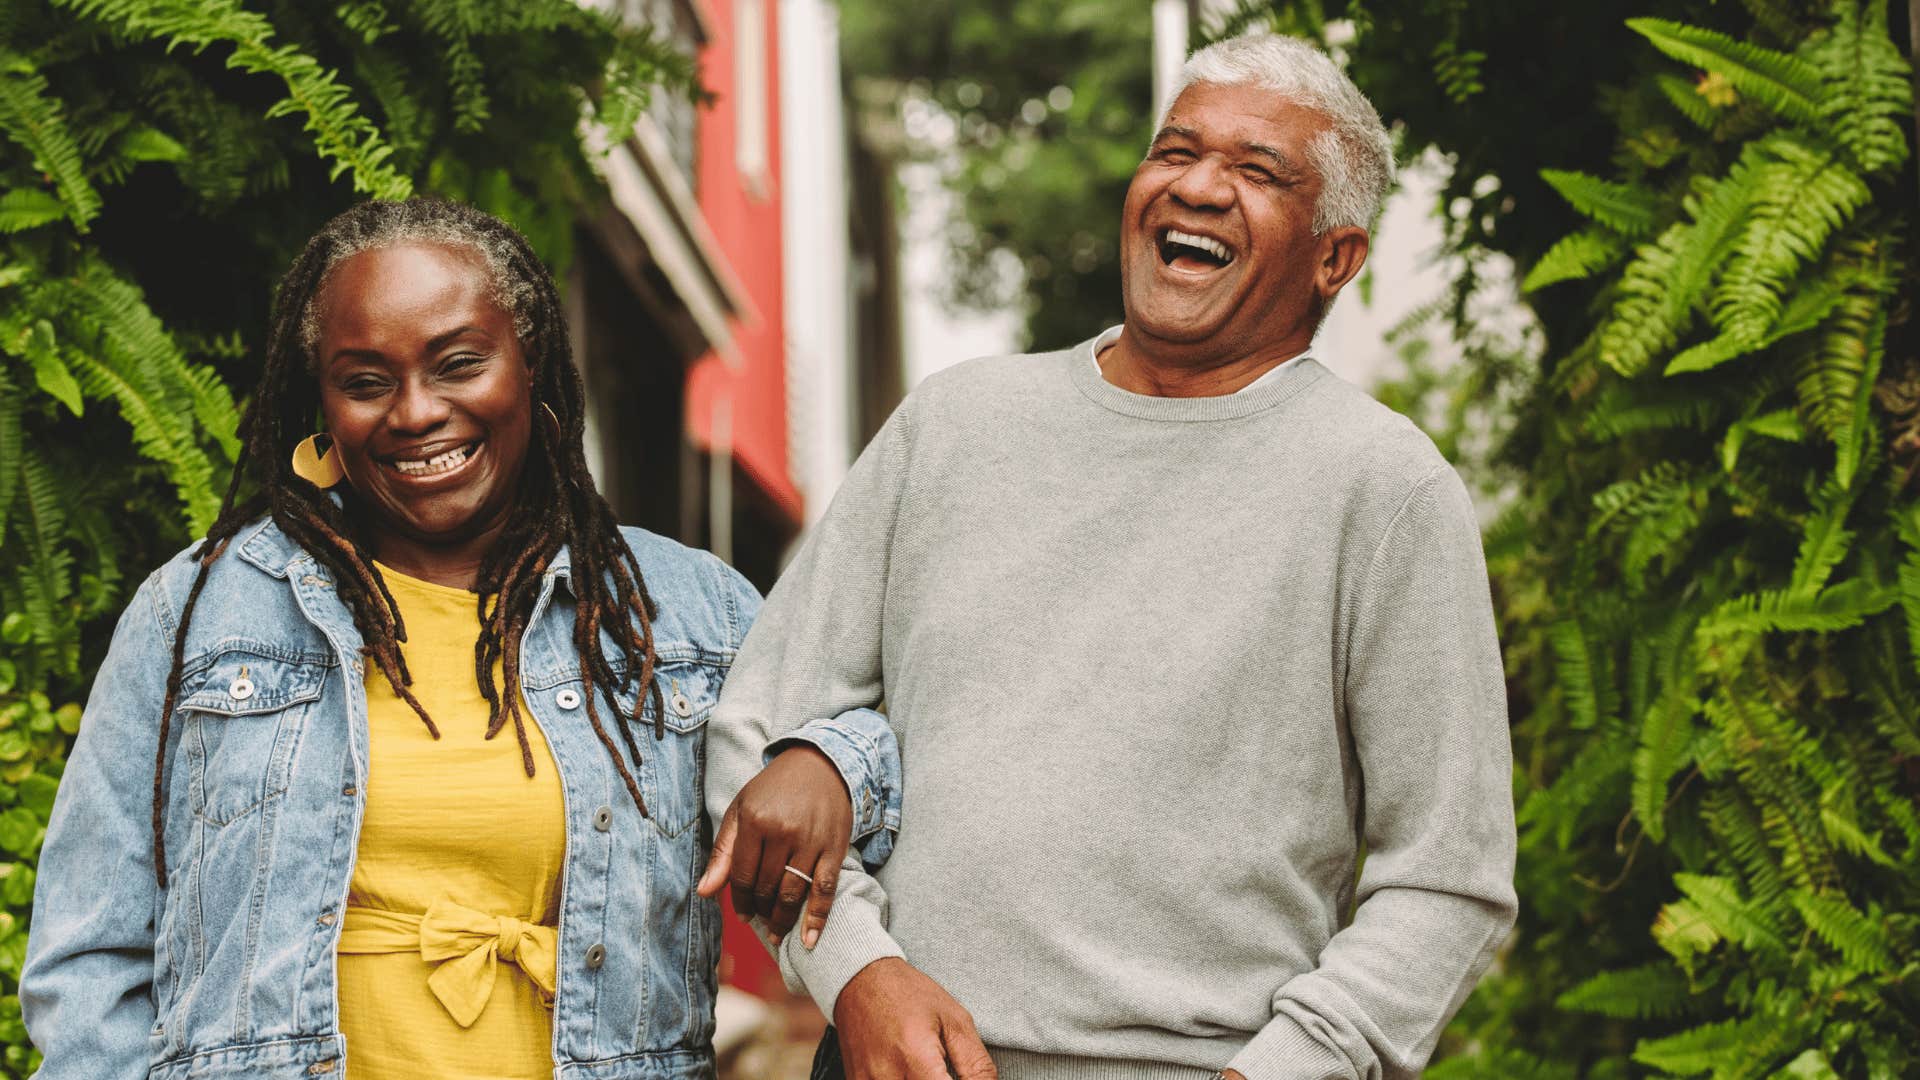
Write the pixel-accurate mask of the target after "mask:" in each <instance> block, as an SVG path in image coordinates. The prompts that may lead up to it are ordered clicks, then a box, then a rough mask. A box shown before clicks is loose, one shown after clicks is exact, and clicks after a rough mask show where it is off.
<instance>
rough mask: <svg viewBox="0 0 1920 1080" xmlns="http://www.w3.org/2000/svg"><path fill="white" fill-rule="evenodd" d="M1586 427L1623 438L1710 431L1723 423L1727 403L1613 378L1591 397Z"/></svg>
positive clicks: (1583, 422) (1609, 437) (1601, 435)
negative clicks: (1662, 432)
mask: <svg viewBox="0 0 1920 1080" xmlns="http://www.w3.org/2000/svg"><path fill="white" fill-rule="evenodd" d="M1589 402H1590V404H1589V405H1588V406H1587V412H1586V415H1585V416H1584V417H1582V418H1581V421H1580V424H1581V427H1582V429H1583V430H1585V431H1586V432H1587V433H1588V434H1590V435H1592V436H1593V437H1595V438H1597V439H1607V440H1620V439H1625V438H1627V437H1628V436H1631V435H1639V434H1643V433H1646V432H1652V431H1708V430H1710V429H1713V428H1716V427H1718V426H1719V425H1720V424H1721V423H1724V420H1723V419H1722V417H1723V416H1724V415H1725V413H1726V412H1727V408H1728V406H1727V404H1726V403H1725V402H1724V401H1722V400H1721V399H1719V398H1717V397H1715V396H1713V395H1711V394H1676V393H1674V392H1673V389H1672V387H1670V386H1667V385H1665V384H1662V383H1638V382H1622V381H1619V380H1612V381H1610V382H1609V384H1608V385H1607V386H1606V387H1605V388H1604V389H1602V390H1601V391H1600V392H1599V393H1597V394H1595V395H1593V396H1592V397H1591V398H1590V399H1589Z"/></svg>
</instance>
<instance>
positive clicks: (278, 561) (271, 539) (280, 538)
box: [236, 496, 573, 595]
mask: <svg viewBox="0 0 1920 1080" xmlns="http://www.w3.org/2000/svg"><path fill="white" fill-rule="evenodd" d="M334 498H336V499H337V498H338V496H334ZM236 546H237V550H238V551H239V554H240V558H241V559H242V560H244V561H245V562H247V563H248V564H249V565H252V566H254V567H255V568H257V569H259V570H261V571H263V572H265V573H267V574H270V575H272V576H274V577H277V578H286V577H288V576H289V575H290V574H291V572H292V570H293V567H294V565H295V564H296V563H298V562H300V561H301V560H302V559H305V560H306V561H308V562H310V563H313V564H314V572H316V573H318V574H320V575H321V576H322V577H325V576H327V570H326V568H325V567H323V566H320V565H319V564H318V561H317V560H315V559H314V558H313V556H312V555H310V554H308V553H307V550H306V549H305V548H303V547H301V546H300V545H299V544H297V543H295V542H294V539H293V538H292V537H291V536H288V535H287V534H286V533H285V532H284V531H283V530H282V529H281V528H280V526H279V525H278V524H277V523H276V522H275V521H274V520H273V518H271V517H266V518H262V519H261V520H260V521H259V522H258V523H257V524H254V525H250V526H248V527H246V528H244V529H242V530H241V538H240V540H239V541H238V542H237V545H236ZM545 576H546V577H547V578H548V579H549V580H552V581H554V582H555V584H557V585H562V586H565V587H566V589H567V592H568V594H569V595H572V594H573V549H572V548H570V547H568V546H567V545H565V544H562V545H560V550H559V551H557V552H555V553H554V556H553V560H552V561H551V562H550V563H548V564H547V570H546V574H545Z"/></svg>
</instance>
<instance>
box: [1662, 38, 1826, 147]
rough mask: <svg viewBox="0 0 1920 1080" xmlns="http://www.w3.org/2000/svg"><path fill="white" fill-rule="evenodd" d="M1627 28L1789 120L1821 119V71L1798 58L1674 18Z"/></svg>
mask: <svg viewBox="0 0 1920 1080" xmlns="http://www.w3.org/2000/svg"><path fill="white" fill-rule="evenodd" d="M1627 26H1628V27H1629V28H1630V29H1632V30H1633V31H1635V32H1636V33H1639V34H1641V35H1644V36H1645V37H1646V39H1647V40H1648V41H1651V42H1653V47H1654V48H1656V49H1659V50H1660V51H1661V52H1663V53H1666V54H1667V55H1668V56H1671V57H1673V58H1674V59H1675V60H1678V61H1680V62H1681V63H1683V64H1691V65H1692V66H1694V67H1697V68H1700V69H1701V70H1703V71H1708V72H1712V73H1713V74H1716V75H1719V76H1721V77H1722V78H1724V79H1726V80H1727V82H1729V83H1731V84H1732V85H1733V88H1734V89H1735V90H1738V91H1739V92H1740V93H1741V95H1742V96H1744V97H1746V98H1748V99H1750V100H1753V101H1757V102H1759V103H1760V104H1762V105H1764V106H1766V107H1767V108H1769V109H1772V110H1773V111H1774V112H1777V113H1779V114H1780V115H1781V116H1784V117H1786V118H1787V119H1789V120H1794V121H1797V122H1799V123H1803V124H1811V123H1814V122H1815V121H1817V120H1818V119H1819V108H1818V105H1817V104H1816V102H1817V100H1818V98H1819V96H1820V92H1821V85H1820V74H1819V72H1818V71H1816V70H1815V69H1814V68H1813V67H1812V65H1810V64H1808V63H1807V62H1806V61H1804V60H1801V59H1799V58H1798V57H1795V56H1790V55H1788V54H1786V53H1782V52H1775V51H1774V50H1772V49H1763V48H1761V47H1760V46H1758V45H1754V44H1751V43H1748V42H1745V41H1740V40H1738V39H1735V38H1732V37H1728V36H1727V35H1726V34H1723V33H1720V32H1719V31H1717V30H1708V29H1705V28H1702V27H1698V26H1688V25H1687V24H1685V23H1678V22H1673V21H1672V20H1669V19H1653V18H1640V19H1628V20H1627Z"/></svg>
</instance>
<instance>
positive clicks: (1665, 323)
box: [1598, 147, 1759, 378]
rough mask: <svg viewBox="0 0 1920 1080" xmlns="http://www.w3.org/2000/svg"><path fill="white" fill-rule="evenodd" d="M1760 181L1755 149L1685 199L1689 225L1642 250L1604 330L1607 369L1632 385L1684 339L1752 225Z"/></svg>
mask: <svg viewBox="0 0 1920 1080" xmlns="http://www.w3.org/2000/svg"><path fill="white" fill-rule="evenodd" d="M1758 180H1759V177H1758V170H1757V167H1756V162H1755V161H1754V160H1753V155H1752V148H1751V147H1749V152H1748V153H1743V154H1742V155H1741V157H1740V159H1739V160H1738V161H1736V162H1734V164H1733V166H1732V167H1731V168H1730V169H1728V170H1727V174H1726V175H1725V176H1724V177H1722V178H1721V179H1719V180H1718V181H1715V182H1713V183H1712V184H1711V185H1709V187H1708V188H1707V190H1706V191H1705V193H1704V194H1701V195H1690V196H1688V197H1687V199H1686V200H1685V201H1684V203H1683V208H1684V209H1685V210H1686V212H1687V215H1688V217H1689V218H1691V220H1687V221H1677V222H1674V223H1673V224H1672V225H1669V226H1668V227H1667V228H1666V230H1665V231H1663V232H1662V233H1661V234H1660V235H1659V237H1658V238H1656V239H1655V240H1654V241H1653V242H1652V243H1648V244H1642V245H1640V247H1639V248H1638V249H1637V251H1636V252H1635V254H1634V258H1633V260H1632V261H1631V262H1629V263H1628V264H1627V268H1626V270H1625V272H1624V273H1622V274H1621V276H1620V282H1619V285H1618V286H1617V287H1616V288H1617V292H1618V297H1617V299H1615V301H1614V304H1613V309H1612V310H1611V311H1610V312H1609V313H1608V316H1607V319H1606V321H1605V322H1604V323H1602V324H1601V326H1600V329H1599V331H1598V347H1599V354H1600V360H1601V362H1602V363H1604V364H1606V365H1607V366H1608V367H1611V368H1613V369H1614V370H1615V371H1617V372H1619V373H1620V374H1622V375H1625V376H1627V377H1628V378H1632V377H1633V376H1635V375H1638V374H1640V372H1642V371H1644V370H1646V368H1647V366H1648V365H1649V364H1651V363H1652V362H1653V358H1654V357H1655V356H1656V355H1657V354H1659V353H1661V352H1664V351H1665V350H1667V349H1669V348H1671V347H1672V346H1673V344H1674V342H1675V341H1677V340H1679V337H1680V334H1681V332H1682V331H1683V330H1685V329H1686V328H1687V326H1688V325H1689V324H1690V323H1691V322H1692V319H1693V309H1694V304H1695V303H1696V302H1697V301H1698V300H1699V299H1700V298H1701V297H1702V296H1703V295H1704V294H1705V293H1706V291H1707V286H1708V285H1709V284H1710V283H1711V282H1712V281H1713V278H1714V274H1715V272H1716V271H1717V270H1718V269H1719V266H1720V263H1721V259H1722V257H1723V255H1724V253H1725V251H1726V249H1727V246H1728V245H1729V244H1730V243H1731V242H1732V240H1733V239H1734V238H1735V236H1736V235H1737V230H1738V229H1739V227H1740V225H1741V224H1742V223H1743V222H1744V220H1745V218H1746V212H1747V206H1748V204H1749V203H1750V202H1751V201H1752V191H1753V188H1754V186H1755V185H1756V184H1757V183H1758Z"/></svg>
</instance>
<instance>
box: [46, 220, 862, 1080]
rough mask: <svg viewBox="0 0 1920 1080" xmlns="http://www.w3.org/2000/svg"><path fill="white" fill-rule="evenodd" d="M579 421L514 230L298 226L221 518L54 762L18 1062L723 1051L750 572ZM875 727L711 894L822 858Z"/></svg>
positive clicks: (530, 1068)
mask: <svg viewBox="0 0 1920 1080" xmlns="http://www.w3.org/2000/svg"><path fill="white" fill-rule="evenodd" d="M582 415H583V413H582V408H581V384H580V378H579V375H578V374H577V372H576V371H575V369H574V366H573V362H572V359H571V356H570V354H569V349H568V343H567V329H566V326H565V324H564V322H563V321H562V318H561V315H560V308H559V305H558V303H557V300H556V295H555V290H554V285H553V280H552V278H551V276H550V275H549V274H548V272H547V271H546V269H545V268H544V267H543V266H542V265H541V263H540V261H539V260H538V259H537V258H536V257H535V256H534V254H533V253H532V251H531V250H530V249H529V248H528V246H527V244H526V242H525V240H524V239H523V238H521V236H520V235H519V234H518V233H516V232H515V231H513V230H512V229H511V228H509V227H508V226H506V225H504V224H502V223H501V222H499V221H498V220H496V219H494V218H492V217H489V216H487V215H486V214H483V213H480V212H479V211H476V210H473V209H471V208H468V207H464V206H461V205H458V204H455V203H450V202H443V201H436V200H412V201H408V202H403V203H392V202H370V203H366V204H363V205H360V206H358V207H356V208H354V209H352V210H350V211H348V212H347V213H345V214H343V215H341V216H340V217H339V218H336V219H335V220H334V221H333V222H331V223H330V224H328V225H327V226H326V227H325V228H324V229H322V230H321V232H320V233H319V234H318V235H317V236H315V237H314V238H313V240H312V241H311V242H310V243H309V244H308V246H307V248H306V250H305V251H304V252H303V253H302V254H301V255H300V256H299V258H298V259H296V260H295V262H294V264H293V267H292V269H291V270H290V271H289V272H288V274H287V277H286V279H285V281H284V282H283V283H282V285H281V289H280V293H279V297H278V300H277V306H276V311H275V319H274V324H273V328H272V333H271V338H270V340H269V343H268V354H267V362H266V368H265V372H264V374H263V377H262V380H261V385H260V387H259V390H258V392H257V394H256V396H255V398H254V400H253V403H252V405H251V406H250V408H249V409H248V411H247V415H246V420H245V424H244V437H245V453H244V455H243V457H242V462H241V465H240V466H239V467H238V468H237V469H236V476H235V481H234V484H233V487H232V489H231V490H230V491H229V493H228V496H227V503H226V506H225V507H224V509H223V512H222V513H221V515H220V517H219V520H218V521H217V522H215V524H214V526H213V528H212V530H211V531H210V532H209V533H208V535H207V537H206V539H205V540H204V541H203V542H202V543H200V544H197V545H195V546H193V547H192V548H190V549H189V550H188V551H187V552H184V553H182V554H181V555H180V556H178V557H176V558H175V559H174V560H173V561H172V562H170V563H168V564H167V565H166V566H163V567H162V568H161V569H160V570H158V571H157V572H155V573H154V574H153V575H152V576H151V577H150V578H148V579H147V581H146V583H145V584H144V585H142V586H141V588H140V589H139V591H138V592H137V593H136V594H135V596H134V598H133V601H132V603H131V604H130V605H129V606H128V609H127V611H126V613H125V615H124V617H123V618H122V619H121V621H120V625H119V628H118V630H117V631H116V632H115V634H114V638H113V644H112V647H111V649H110V651H109V653H108V656H107V659H106V662H105V663H104V664H103V665H102V667H101V669H100V674H99V677H98V679H97V680H96V682H95V685H94V690H93V695H92V699H91V701H90V702H89V704H88V707H87V712H86V718H85V721H84V722H83V724H82V725H81V730H80V736H79V739H78V741H77V742H76V744H75V746H74V749H73V754H72V757H71V758H70V759H69V762H68V766H67V772H66V776H65V779H64V781H63V783H62V785H61V788H60V794H59V799H58V801H57V802H56V804H55V808H54V813H53V819H52V823H51V825H50V826H49V828H48V832H47V840H46V847H45V850H44V852H43V855H42V858H41V863H40V878H39V888H38V891H37V894H36V896H35V903H34V918H33V924H32V936H31V941H30V944H29V948H28V957H27V965H26V970H25V973H24V975H23V976H22V978H21V998H22V1001H23V1003H24V1006H25V1010H26V1020H27V1024H28V1028H29V1030H30V1031H31V1033H32V1035H33V1038H34V1041H35V1043H36V1044H37V1045H38V1046H39V1047H40V1048H41V1050H42V1051H43V1052H44V1054H45V1056H46V1065H45V1067H44V1069H43V1070H42V1071H41V1073H40V1076H42V1077H45V1078H48V1080H57V1078H66V1077H74V1078H85V1080H110V1078H133V1077H145V1076H152V1077H166V1078H174V1077H179V1078H185V1077H189V1076H191V1077H195V1078H199V1077H235V1078H238V1077H294V1076H301V1077H321V1076H329V1075H333V1076H338V1075H342V1073H344V1074H345V1075H348V1076H352V1077H354V1078H356V1080H361V1078H365V1080H376V1078H389V1077H392V1078H397V1077H407V1078H450V1080H451V1078H463V1080H464V1078H481V1077H484V1078H488V1080H499V1078H509V1077H536V1076H537V1077H550V1076H570V1077H571V1076H578V1077H587V1076H591V1077H595V1078H601V1080H618V1078H624V1077H633V1078H642V1077H644V1078H646V1080H670V1078H677V1077H694V1076H710V1075H711V1073H712V1069H713V1064H712V1052H711V1047H710V1040H711V1037H712V1032H713V993H714V968H715V963H716V960H717V953H718V949H719V919H718V911H717V908H716V907H715V906H714V905H713V904H712V903H710V902H707V901H703V900H700V899H699V898H697V897H696V896H695V895H694V885H695V882H696V879H697V878H699V876H700V874H701V872H702V869H703V867H704V865H705V863H706V856H707V851H706V845H705V837H706V835H707V832H708V830H707V829H706V828H705V827H704V825H703V817H702V810H701V806H702V802H701V792H700V785H701V775H702V762H703V760H704V756H703V747H702V740H703V737H704V731H703V727H704V725H705V724H706V722H707V719H708V715H709V712H710V710H711V709H712V707H713V703H714V699H715V696H716V695H717V694H718V693H719V690H720V685H721V682H722V681H723V680H724V679H725V677H726V673H727V667H728V664H729V663H730V662H731V660H732V658H733V656H734V652H735V650H736V649H737V648H738V646H739V644H740V640H741V638H742V636H743V635H744V634H745V633H746V630H747V626H748V624H749V623H750V622H751V621H752V619H753V616H754V613H755V612H756V610H757V609H758V606H759V599H760V598H759V596H758V594H757V593H756V592H755V591H754V590H753V588H752V587H751V586H749V585H748V584H747V583H746V582H745V581H744V580H742V579H741V578H740V577H739V575H737V574H735V573H734V572H733V571H732V570H730V569H728V568H727V567H726V566H725V565H723V564H722V563H721V562H720V561H719V560H717V559H715V558H714V557H712V556H711V555H708V554H706V553H703V552H697V551H692V550H689V549H686V548H683V547H681V546H679V545H678V544H674V543H672V542H670V541H667V540H664V539H661V538H660V537H657V536H653V535H651V534H648V533H645V532H642V531H640V530H637V529H621V528H619V527H618V526H617V525H616V524H615V522H614V519H613V516H612V514H611V512H610V511H609V509H608V507H607V504H606V502H605V500H603V499H602V498H601V497H600V495H599V494H598V493H597V492H596V491H595V490H594V486H593V481H592V479H591V478H590V477H589V476H588V474H587V468H586V463H585V460H584V458H583V456H582V452H581V431H582ZM316 417H318V418H320V419H321V420H322V424H321V427H322V429H323V430H324V434H320V435H316V434H314V429H315V423H314V422H315V419H316ZM242 474H244V475H245V477H247V478H249V479H251V481H252V484H251V485H249V486H251V487H252V488H254V489H256V491H257V493H256V494H254V495H253V496H252V497H251V498H249V499H246V500H243V501H237V500H236V497H235V493H236V492H239V491H240V490H242V486H243V485H242ZM841 722H842V723H845V722H847V721H846V720H845V719H844V718H843V720H842V721H841ZM851 722H852V723H855V724H858V723H861V722H862V720H861V718H859V717H855V718H853V720H852V721H851ZM871 723H872V725H873V726H872V730H871V731H867V732H863V733H860V734H862V735H864V737H863V738H847V737H845V734H846V733H844V732H842V733H840V735H841V737H839V738H838V739H831V738H829V739H826V740H824V741H826V742H828V743H831V744H832V745H833V746H835V747H838V748H840V749H838V750H837V751H836V752H835V755H834V756H835V760H838V761H839V763H840V769H838V770H837V769H836V768H835V766H834V764H832V762H831V761H830V760H829V758H828V757H827V756H826V755H825V754H822V753H819V752H816V751H814V750H812V749H803V750H797V751H795V752H794V753H790V754H783V755H781V757H780V758H779V762H778V764H777V765H776V766H775V769H774V770H770V771H769V775H768V776H767V777H764V778H763V779H764V780H766V781H767V783H765V784H761V785H759V786H758V787H757V788H756V791H758V792H760V793H762V794H763V795H764V796H765V798H766V800H767V804H766V805H767V807H771V810H769V811H768V812H761V813H754V812H745V813H742V814H740V815H737V816H738V818H739V820H740V821H741V822H742V823H744V824H741V825H740V828H741V829H742V835H741V838H740V842H739V843H737V844H736V845H735V848H734V850H736V851H740V852H742V853H743V854H746V853H749V852H751V853H752V855H751V865H745V864H744V863H743V864H739V865H736V866H735V868H734V872H733V874H732V879H733V881H734V882H735V885H736V891H737V892H745V893H751V892H758V893H759V894H761V895H762V896H771V895H781V896H782V897H783V899H788V900H791V899H792V897H793V896H794V894H795V889H794V886H795V885H796V884H797V883H798V882H800V881H801V880H802V879H805V878H808V877H810V876H811V873H812V872H813V871H814V870H817V869H822V868H832V867H836V866H837V865H838V864H839V861H840V858H841V857H842V856H843V855H844V854H845V852H846V850H847V842H848V837H849V833H850V826H851V825H852V822H853V815H852V811H851V808H850V805H849V798H848V796H849V792H852V793H854V794H855V795H858V796H861V797H862V799H863V801H864V802H865V803H867V804H868V805H872V804H873V803H876V802H878V803H882V804H884V803H885V802H886V801H887V800H888V799H889V798H890V797H891V796H892V793H893V786H892V785H891V783H889V782H888V778H889V777H892V776H895V775H897V771H898V760H897V757H896V756H895V755H894V751H893V749H892V741H891V734H890V733H889V732H887V730H886V727H885V723H884V721H883V720H881V719H880V718H879V717H877V716H875V717H872V718H871ZM496 736H502V737H499V738H496ZM849 746H868V747H877V748H878V749H875V750H873V751H871V752H870V753H868V754H867V755H866V756H865V757H862V756H861V755H859V754H857V753H849V752H847V751H846V750H845V749H844V748H845V747H849ZM842 771H844V773H845V776H844V782H843V779H842ZM776 772H777V774H778V779H777V780H776V779H775V773H776ZM749 794H752V793H749ZM763 809H765V808H763ZM772 820H779V821H785V822H788V823H789V824H786V825H782V826H769V825H766V823H767V822H769V821H772ZM726 828H727V829H728V830H729V831H731V830H732V829H733V828H734V823H733V822H731V821H730V822H729V823H728V825H727V826H726ZM749 831H751V832H753V833H754V835H752V836H751V837H748V836H747V835H746V833H747V832H749ZM723 874H724V869H723V868H722V867H719V866H716V867H714V871H713V874H712V875H711V876H712V877H714V878H716V879H718V878H720V877H722V876H723ZM743 886H752V887H751V888H742V887H743ZM763 910H764V905H763ZM792 914H793V912H792V905H791V904H786V905H783V911H782V921H783V923H784V925H782V926H778V927H776V929H779V930H784V929H785V928H786V927H787V926H790V925H791V921H792ZM349 1050H351V1054H350V1055H349V1053H348V1051H349Z"/></svg>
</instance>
